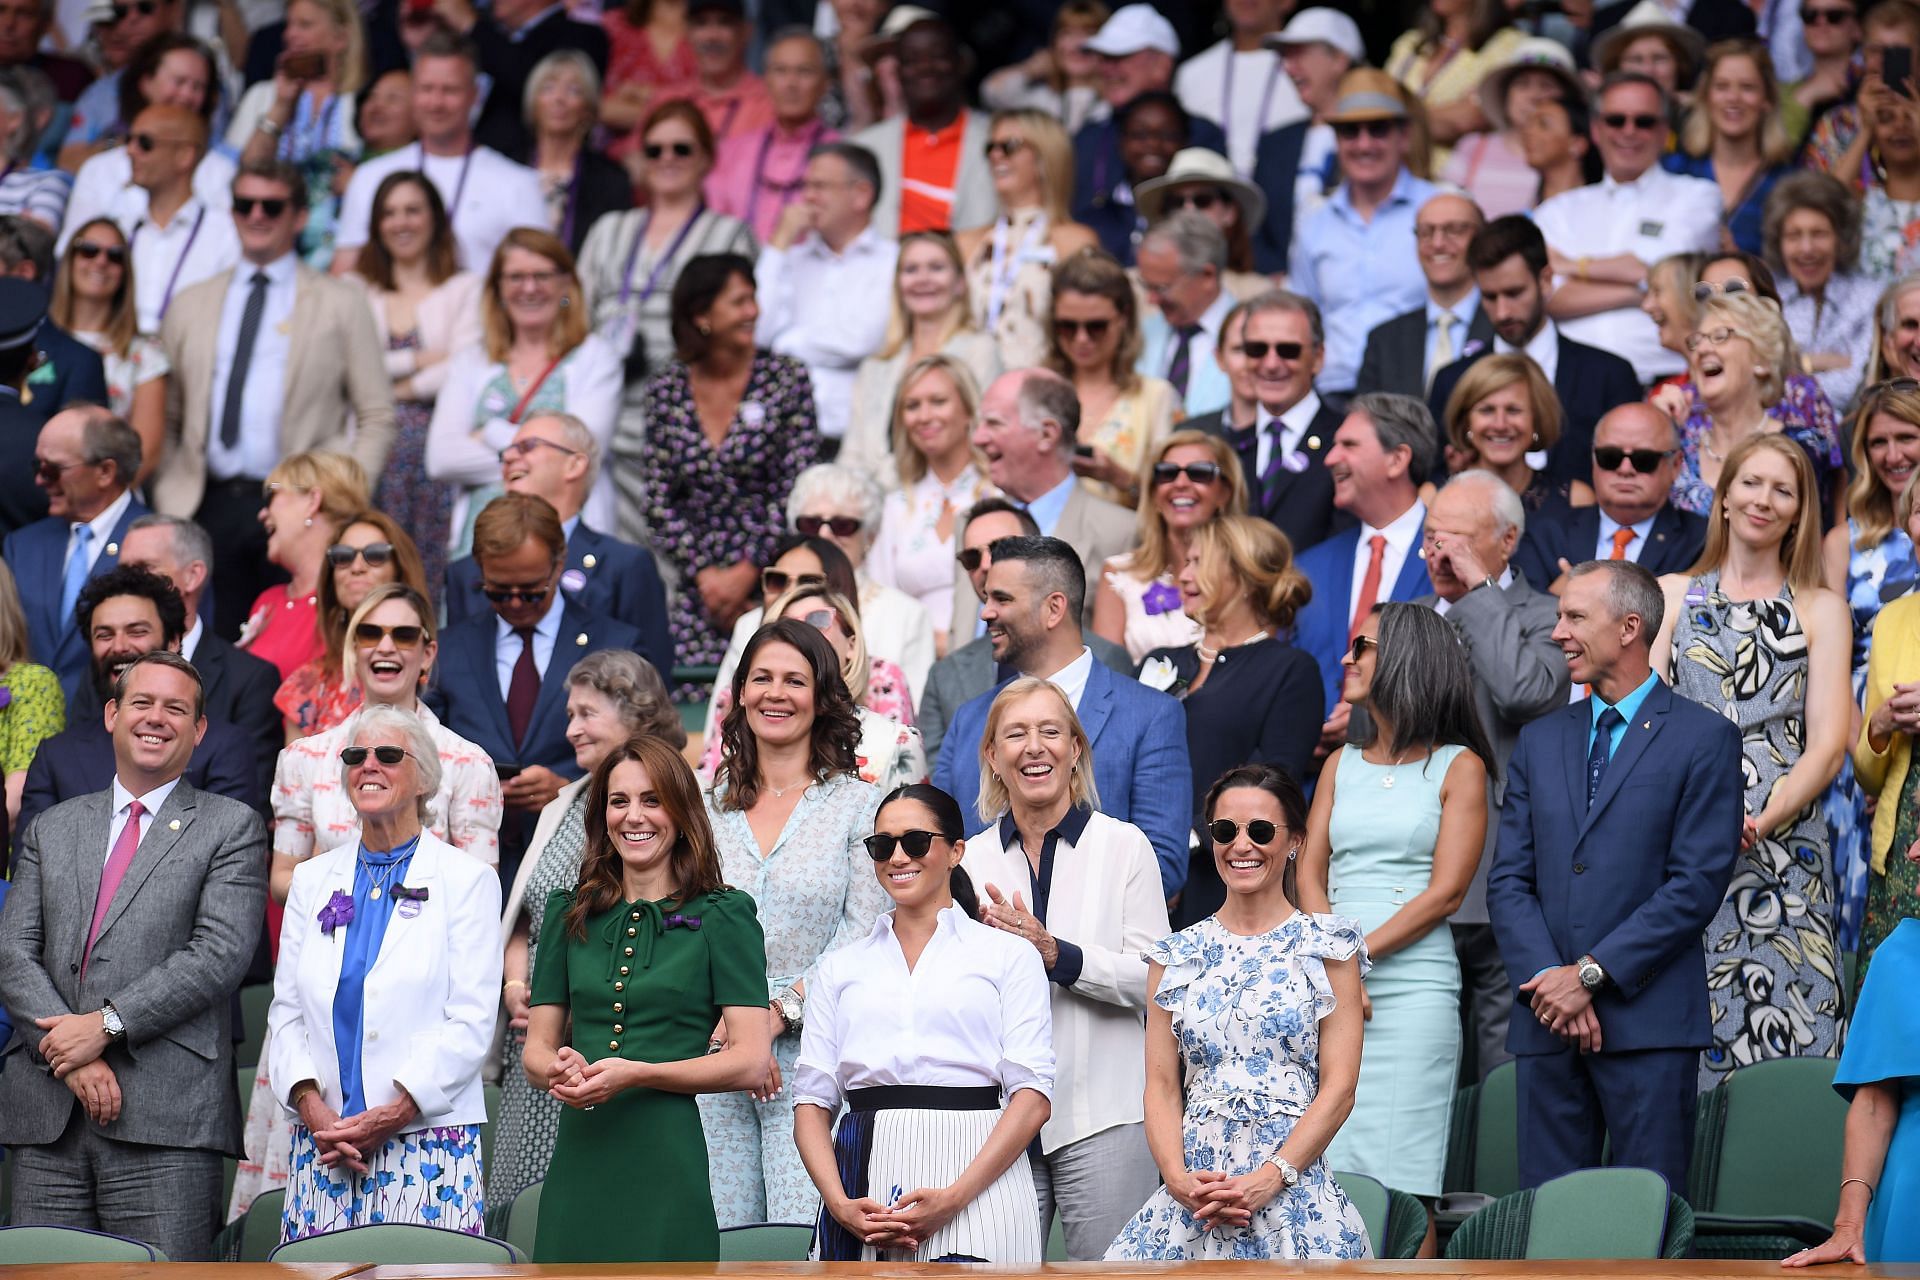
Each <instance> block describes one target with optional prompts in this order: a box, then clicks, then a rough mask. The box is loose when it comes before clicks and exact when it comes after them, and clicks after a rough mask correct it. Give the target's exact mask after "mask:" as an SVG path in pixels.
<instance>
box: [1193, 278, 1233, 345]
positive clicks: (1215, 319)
mask: <svg viewBox="0 0 1920 1280" xmlns="http://www.w3.org/2000/svg"><path fill="white" fill-rule="evenodd" d="M1236 305H1238V304H1237V302H1236V300H1235V298H1234V296H1233V295H1232V294H1231V293H1228V292H1227V289H1226V286H1225V285H1222V286H1221V287H1220V296H1219V297H1217V298H1215V299H1214V300H1213V305H1212V306H1210V307H1208V308H1207V309H1206V310H1205V311H1202V312H1201V313H1200V317H1199V319H1197V320H1195V321H1194V323H1195V324H1197V325H1199V326H1200V329H1201V331H1202V332H1203V333H1205V334H1206V335H1207V336H1208V337H1210V338H1215V339H1217V338H1218V337H1219V334H1220V326H1221V325H1223V324H1225V323H1226V322H1227V314H1228V313H1229V312H1231V311H1232V310H1233V309H1234V307H1235V306H1236ZM1216 345H1217V343H1216ZM1195 355H1196V358H1197V356H1198V353H1197V352H1196V353H1195Z"/></svg>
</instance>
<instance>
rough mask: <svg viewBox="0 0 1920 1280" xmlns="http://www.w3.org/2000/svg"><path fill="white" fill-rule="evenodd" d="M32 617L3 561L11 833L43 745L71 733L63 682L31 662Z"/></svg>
mask: <svg viewBox="0 0 1920 1280" xmlns="http://www.w3.org/2000/svg"><path fill="white" fill-rule="evenodd" d="M28 656H29V655H28V653H27V615H26V611H25V610H24V609H22V608H21V607H20V590H19V588H18V587H16V586H15V585H14V582H13V570H11V569H9V568H8V567H7V566H6V563H5V562H4V561H0V775H4V776H5V778H6V783H7V829H8V830H12V828H13V821H14V819H15V818H17V817H19V816H20V795H21V793H22V792H23V791H25V790H26V786H27V766H28V765H30V764H32V763H33V754H34V752H36V751H38V750H39V749H40V744H41V743H42V742H44V741H46V740H47V739H48V738H51V737H52V736H53V735H54V734H56V733H59V732H60V731H61V730H62V729H64V728H66V727H67V700H66V697H65V695H63V694H62V693H61V692H60V677H59V676H56V675H55V674H54V673H53V672H52V671H51V670H49V669H48V668H46V667H43V666H41V665H39V664H38V663H35V662H28V661H27V658H28ZM6 852H7V851H6V846H5V845H4V844H0V868H4V867H5V866H6V861H7V858H6Z"/></svg>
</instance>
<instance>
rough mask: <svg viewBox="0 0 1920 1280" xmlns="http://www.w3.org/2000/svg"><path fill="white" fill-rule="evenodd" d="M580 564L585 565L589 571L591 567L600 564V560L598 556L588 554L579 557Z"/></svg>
mask: <svg viewBox="0 0 1920 1280" xmlns="http://www.w3.org/2000/svg"><path fill="white" fill-rule="evenodd" d="M580 563H581V564H583V565H585V566H586V567H587V568H589V569H591V568H593V566H595V565H596V564H599V563H600V558H599V557H598V556H595V555H592V554H588V555H584V556H581V557H580Z"/></svg>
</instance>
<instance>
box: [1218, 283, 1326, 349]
mask: <svg viewBox="0 0 1920 1280" xmlns="http://www.w3.org/2000/svg"><path fill="white" fill-rule="evenodd" d="M1238 310H1239V311H1240V313H1241V314H1242V315H1244V316H1246V318H1247V323H1248V324H1252V323H1253V318H1254V317H1255V316H1257V315H1264V314H1266V313H1267V312H1269V311H1277V312H1280V313H1282V314H1285V315H1296V316H1305V317H1306V318H1307V333H1308V335H1309V336H1310V337H1311V338H1312V339H1313V345H1314V347H1315V348H1316V349H1318V348H1320V347H1324V346H1326V345H1327V322H1326V320H1325V319H1324V318H1322V316H1321V314H1320V304H1318V303H1317V302H1315V301H1314V300H1313V299H1312V298H1308V297H1303V296H1302V295H1300V294H1297V293H1294V292H1292V291H1290V290H1287V289H1269V290H1267V291H1266V292H1265V293H1263V294H1260V295H1258V296H1257V297H1254V298H1250V299H1248V300H1247V301H1245V302H1243V303H1241V304H1240V306H1239V308H1238ZM1232 326H1233V317H1232V316H1228V317H1227V323H1226V324H1223V325H1221V326H1220V332H1221V334H1222V335H1224V334H1225V333H1226V331H1227V330H1228V329H1229V328H1231V327H1232Z"/></svg>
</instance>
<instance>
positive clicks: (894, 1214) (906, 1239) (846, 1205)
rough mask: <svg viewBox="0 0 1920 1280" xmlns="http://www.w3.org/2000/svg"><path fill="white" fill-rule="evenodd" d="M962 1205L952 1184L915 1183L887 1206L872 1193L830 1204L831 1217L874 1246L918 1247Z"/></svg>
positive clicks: (861, 1239)
mask: <svg viewBox="0 0 1920 1280" xmlns="http://www.w3.org/2000/svg"><path fill="white" fill-rule="evenodd" d="M963 1207H964V1206H963V1205H962V1204H961V1203H960V1201H959V1197H958V1196H957V1195H955V1194H954V1191H953V1188H952V1187H915V1188H914V1189H913V1190H912V1191H909V1192H907V1193H906V1194H905V1195H903V1196H901V1197H900V1198H899V1199H898V1200H895V1201H894V1202H893V1204H892V1205H891V1206H889V1205H884V1204H881V1203H880V1202H879V1201H878V1200H875V1199H874V1198H873V1197H872V1196H861V1197H860V1198H859V1199H857V1200H854V1199H847V1198H844V1197H843V1198H842V1199H840V1200H839V1202H838V1203H836V1204H833V1205H830V1206H829V1207H828V1212H829V1213H831V1214H833V1217H834V1221H836V1222H838V1223H839V1224H840V1225H841V1226H843V1227H845V1228H846V1229H847V1230H848V1231H851V1232H852V1233H853V1234H854V1235H856V1236H858V1237H859V1238H860V1241H861V1243H862V1244H868V1245H872V1246H873V1247H874V1248H876V1249H901V1250H911V1249H918V1248H919V1247H920V1246H921V1245H922V1244H925V1243H926V1241H927V1240H928V1238H929V1237H931V1236H932V1235H933V1233H934V1232H936V1231H938V1230H939V1229H940V1228H941V1227H944V1226H946V1225H947V1224H948V1223H949V1222H951V1221H953V1218H954V1215H955V1214H957V1213H959V1212H960V1210H961V1209H962V1208H963Z"/></svg>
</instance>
